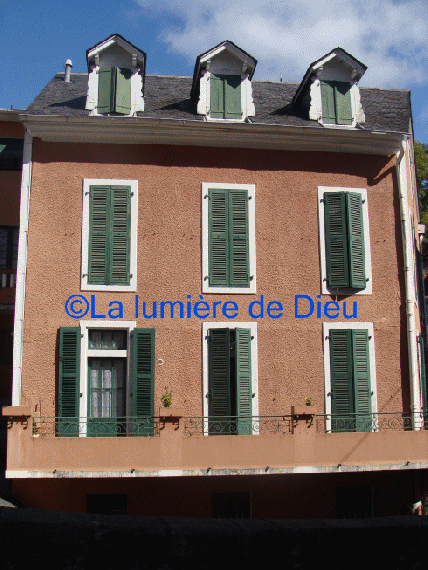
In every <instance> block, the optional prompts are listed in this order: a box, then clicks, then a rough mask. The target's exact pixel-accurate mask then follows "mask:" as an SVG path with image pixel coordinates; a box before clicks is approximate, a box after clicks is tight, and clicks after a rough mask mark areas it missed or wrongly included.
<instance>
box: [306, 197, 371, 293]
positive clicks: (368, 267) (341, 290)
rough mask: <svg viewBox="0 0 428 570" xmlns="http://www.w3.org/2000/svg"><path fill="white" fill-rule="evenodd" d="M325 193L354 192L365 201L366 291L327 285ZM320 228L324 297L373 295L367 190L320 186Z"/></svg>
mask: <svg viewBox="0 0 428 570" xmlns="http://www.w3.org/2000/svg"><path fill="white" fill-rule="evenodd" d="M324 192H354V193H358V194H361V198H362V200H363V204H362V209H363V223H364V269H365V274H366V279H368V281H367V282H366V288H365V289H350V288H346V287H339V288H334V287H328V285H327V259H326V248H325V221H324ZM317 199H318V227H319V241H320V270H321V293H322V295H371V294H372V290H373V276H372V263H371V249H370V232H369V213H368V203H367V190H366V189H365V188H341V187H337V186H318V194H317Z"/></svg>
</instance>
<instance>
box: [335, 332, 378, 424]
mask: <svg viewBox="0 0 428 570" xmlns="http://www.w3.org/2000/svg"><path fill="white" fill-rule="evenodd" d="M329 340H330V373H331V413H332V420H331V424H332V425H331V429H332V431H372V415H371V413H372V408H371V382H370V358H369V334H368V331H367V330H365V329H330V339H329Z"/></svg>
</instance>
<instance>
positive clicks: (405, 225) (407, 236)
mask: <svg viewBox="0 0 428 570" xmlns="http://www.w3.org/2000/svg"><path fill="white" fill-rule="evenodd" d="M406 150H407V137H403V138H402V140H401V149H400V151H399V152H398V153H397V181H398V195H399V199H400V218H401V231H402V238H403V256H404V282H405V291H406V316H407V346H408V351H409V374H410V409H411V412H412V416H413V429H418V430H419V429H421V424H420V421H415V420H416V414H419V413H420V411H421V409H420V395H419V374H418V370H419V367H418V356H417V345H416V327H415V302H416V299H415V284H414V278H413V263H412V261H413V240H412V232H411V227H410V220H409V207H408V202H407V169H406Z"/></svg>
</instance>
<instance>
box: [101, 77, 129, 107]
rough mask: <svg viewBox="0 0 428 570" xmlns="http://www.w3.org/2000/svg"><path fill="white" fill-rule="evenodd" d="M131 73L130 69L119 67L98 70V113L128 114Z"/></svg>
mask: <svg viewBox="0 0 428 570" xmlns="http://www.w3.org/2000/svg"><path fill="white" fill-rule="evenodd" d="M131 75H132V73H131V70H130V69H122V68H119V67H111V68H108V69H100V70H99V71H98V113H117V114H120V115H129V113H130V112H131Z"/></svg>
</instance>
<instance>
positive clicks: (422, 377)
mask: <svg viewBox="0 0 428 570" xmlns="http://www.w3.org/2000/svg"><path fill="white" fill-rule="evenodd" d="M417 340H418V345H419V351H418V352H419V354H418V356H419V382H420V385H421V407H422V409H423V413H424V415H425V418H424V420H425V421H424V423H425V429H428V427H427V421H428V417H427V414H428V390H427V378H426V353H425V342H424V337H423V336H422V335H421V334H420V335H418V337H417Z"/></svg>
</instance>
